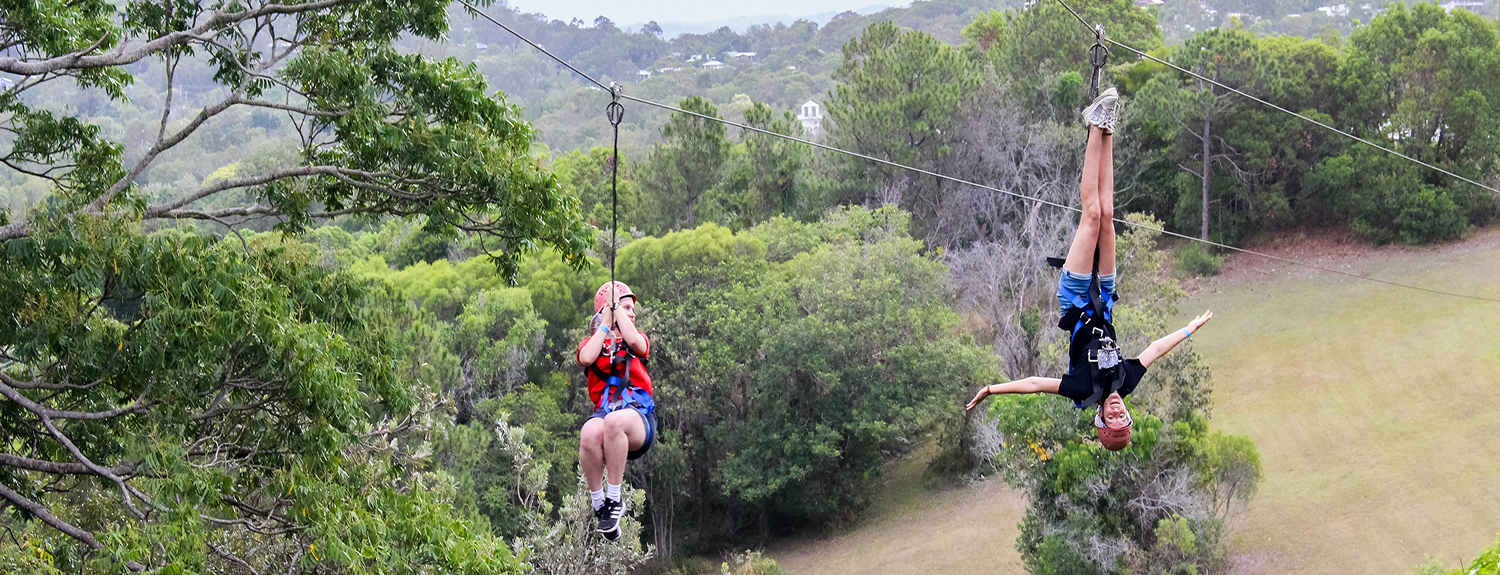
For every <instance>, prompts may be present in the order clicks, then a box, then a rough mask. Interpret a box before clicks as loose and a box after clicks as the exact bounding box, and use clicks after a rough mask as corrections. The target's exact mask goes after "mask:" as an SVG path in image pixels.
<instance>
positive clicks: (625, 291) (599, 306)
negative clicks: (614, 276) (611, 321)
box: [594, 282, 640, 313]
mask: <svg viewBox="0 0 1500 575" xmlns="http://www.w3.org/2000/svg"><path fill="white" fill-rule="evenodd" d="M610 284H614V286H615V297H618V298H620V299H621V300H623V299H625V298H627V297H629V298H634V299H636V300H639V299H640V298H636V296H635V292H632V291H630V286H628V285H625V282H604V285H602V286H599V290H598V291H596V292H594V313H599V312H600V311H602V310H603V309H604V306H606V305H609V286H610Z"/></svg>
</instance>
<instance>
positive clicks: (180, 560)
mask: <svg viewBox="0 0 1500 575" xmlns="http://www.w3.org/2000/svg"><path fill="white" fill-rule="evenodd" d="M445 7H446V3H445V2H437V1H434V0H396V1H385V2H374V1H366V0H311V1H305V2H301V1H280V0H253V1H250V2H244V3H240V2H235V3H212V2H194V1H187V0H178V1H174V2H160V3H154V2H150V1H144V0H138V1H128V2H106V1H103V0H80V1H76V2H51V1H22V2H19V3H11V4H8V5H6V6H5V7H4V8H0V41H3V43H4V46H5V51H4V57H0V72H3V73H5V74H7V75H8V76H7V77H9V78H11V79H12V80H13V81H14V83H13V84H12V85H10V86H9V87H8V88H6V89H4V91H3V92H0V129H3V131H4V137H3V140H0V162H3V163H4V164H5V165H6V166H7V167H8V168H9V169H10V170H13V171H14V172H20V173H24V174H28V175H29V177H33V178H41V179H43V180H44V181H46V182H48V184H49V185H50V186H51V192H50V194H49V195H48V196H47V197H46V198H45V200H44V201H43V202H42V203H41V204H40V205H38V206H37V207H35V208H33V209H31V210H29V211H27V212H26V213H7V212H0V269H3V270H5V272H4V273H0V317H3V318H5V321H3V322H0V398H3V399H0V437H3V438H4V439H3V440H0V505H3V506H4V509H5V511H6V514H5V515H4V516H3V517H0V527H3V529H4V531H5V532H6V536H4V537H0V567H3V569H0V570H5V571H7V572H11V571H36V572H47V571H51V570H64V571H72V572H116V571H119V570H121V569H130V570H136V571H142V570H151V571H157V570H161V571H166V572H210V571H211V572H237V573H268V572H272V571H274V572H277V573H282V572H290V573H297V572H312V571H319V572H364V571H378V572H389V573H407V572H410V573H415V572H430V571H434V570H438V571H445V572H461V573H495V572H514V571H516V570H518V569H519V566H518V563H517V559H516V558H515V557H514V556H513V555H512V554H511V552H510V550H509V549H508V548H507V547H506V546H505V545H504V544H503V543H502V542H500V541H498V540H496V539H494V538H492V537H488V536H481V535H478V534H475V533H472V532H470V531H469V527H468V526H467V525H466V524H465V523H463V522H462V521H459V520H457V519H455V516H454V515H453V513H452V512H451V509H450V506H449V504H448V500H449V499H450V498H451V494H452V481H451V478H446V477H445V476H444V475H443V474H442V473H438V472H429V469H430V463H429V462H427V461H426V460H425V459H424V457H423V455H422V451H421V450H420V449H416V450H414V449H411V448H412V447H414V446H413V443H420V441H421V438H422V436H421V433H422V431H423V430H424V429H429V428H430V426H429V425H428V423H430V418H429V416H428V414H429V413H430V410H431V409H432V408H433V407H435V402H436V399H435V398H436V397H437V395H436V393H435V392H434V390H433V389H431V388H429V387H428V385H427V383H426V382H424V379H423V375H422V374H423V365H422V364H421V363H420V362H417V361H408V359H410V358H409V357H408V356H409V354H408V353H407V351H406V349H407V347H406V346H407V344H406V343H403V342H404V341H405V339H403V338H406V337H407V336H409V335H410V334H411V333H412V330H411V326H413V325H416V324H417V323H419V322H415V321H414V320H413V319H412V318H413V317H414V315H413V314H414V310H413V309H412V308H411V307H410V305H409V304H407V303H405V302H404V301H403V300H402V299H401V298H399V297H394V296H393V295H392V294H391V292H390V291H389V290H388V289H385V288H382V287H380V285H378V284H371V283H368V282H367V281H365V280H360V279H358V278H356V277H354V276H352V275H350V274H347V273H344V272H338V271H331V270H328V269H325V268H324V267H322V266H320V265H318V264H317V261H318V256H317V254H316V250H313V249H309V248H306V247H304V246H302V244H300V243H298V242H294V241H282V240H281V239H279V238H281V236H280V235H278V234H262V235H257V236H255V237H252V238H250V239H249V240H246V239H244V238H242V237H241V238H236V237H235V236H233V235H230V236H227V238H223V239H221V238H215V237H213V236H209V235H204V234H198V233H191V232H185V231H174V230H167V231H158V232H155V233H147V231H146V230H149V229H152V228H157V227H162V226H163V224H168V223H170V222H171V221H172V220H202V221H206V222H213V223H215V224H219V225H224V226H229V227H235V226H239V225H242V224H245V223H247V222H249V221H251V220H254V219H257V218H273V219H275V220H276V221H278V222H279V225H280V226H281V227H282V229H283V230H284V231H287V232H296V231H299V230H301V229H303V228H304V227H306V226H308V225H309V224H310V223H312V222H316V221H320V220H326V219H329V218H334V217H338V216H346V215H347V216H362V217H371V218H374V217H381V216H400V217H420V218H421V219H422V220H423V221H424V222H425V226H426V228H427V229H428V230H430V231H433V232H434V233H450V234H451V233H458V232H464V233H468V234H470V235H472V236H475V237H476V239H477V240H478V243H479V244H480V245H481V246H483V249H484V250H485V251H487V252H488V253H489V255H490V257H491V258H492V259H493V260H494V261H495V262H496V264H497V265H498V266H499V268H500V269H501V271H503V272H514V270H515V269H516V265H517V264H516V262H517V258H518V257H519V255H520V254H521V253H522V252H524V251H527V250H529V249H532V248H534V247H537V246H539V245H550V246H552V247H553V248H555V249H556V250H558V251H559V252H560V253H561V254H562V258H564V259H566V260H568V261H570V262H574V263H575V264H576V265H582V262H583V261H584V260H583V253H584V249H585V247H586V245H587V243H588V241H589V238H590V236H589V234H588V233H587V230H588V228H587V226H586V224H584V223H583V221H582V219H581V217H580V216H579V210H578V207H577V205H576V201H574V200H571V199H568V198H566V197H565V196H564V195H563V194H561V193H560V192H559V190H558V188H557V185H556V183H555V180H554V179H553V178H552V176H550V175H549V174H548V173H546V172H545V171H544V170H542V169H540V168H539V167H538V163H537V162H536V161H535V160H534V159H532V158H531V157H530V156H529V155H528V150H529V149H530V145H531V143H532V141H533V132H532V130H531V128H530V127H529V126H528V125H527V124H526V123H525V122H524V121H522V120H521V118H520V114H519V112H518V110H517V109H516V108H514V107H512V106H509V105H507V104H506V103H505V101H504V99H503V97H502V96H500V95H492V94H489V93H487V89H486V86H485V83H484V81H483V80H482V78H481V77H480V76H479V74H478V73H476V72H475V71H474V69H473V68H472V67H471V66H469V65H466V64H463V63H460V62H457V61H453V60H441V59H432V58H428V57H424V56H420V55H411V54H403V53H400V52H398V51H397V50H395V49H394V48H393V47H392V43H393V41H395V40H396V39H397V38H398V37H399V36H401V35H407V34H409V35H415V36H419V37H425V38H429V39H433V38H438V37H441V36H442V35H443V34H444V33H445V31H446V28H447V25H448V22H447V16H446V11H445ZM153 62H154V63H156V65H158V66H161V69H163V70H164V71H165V74H163V75H162V77H163V78H164V79H165V85H163V86H162V87H163V88H164V89H165V92H164V96H163V101H162V102H161V106H160V109H159V110H158V111H157V114H158V115H157V116H155V117H157V118H159V121H158V122H156V124H157V125H156V126H155V129H154V130H152V131H153V132H154V135H153V136H151V137H149V138H148V141H149V143H148V144H147V145H145V146H143V147H141V148H140V149H135V148H127V147H126V146H125V145H123V144H121V143H119V142H115V141H111V140H109V139H107V138H106V137H105V136H104V135H103V133H102V132H101V130H100V128H99V127H97V126H94V125H91V124H89V123H87V122H86V121H85V118H83V117H81V116H79V115H76V114H77V112H76V108H69V107H65V106H59V105H57V104H58V103H57V102H52V101H46V100H45V99H43V98H41V97H39V96H38V94H39V92H42V91H46V90H48V88H46V87H47V86H50V85H58V84H60V85H63V86H65V87H67V88H68V89H72V90H77V91H81V92H84V93H92V94H98V95H101V96H102V97H104V98H107V99H112V100H114V101H122V100H123V99H124V98H125V95H126V91H125V90H126V88H127V86H129V85H130V84H131V83H132V82H133V81H135V76H133V73H138V72H139V71H140V70H141V69H142V68H143V66H144V65H145V64H151V63H153ZM188 63H195V65H205V63H206V65H208V66H211V67H212V69H213V70H214V76H213V80H214V82H216V83H217V88H216V89H215V90H213V91H211V92H210V94H213V95H215V96H216V98H215V100H214V101H210V102H207V103H204V104H203V105H202V106H201V107H195V108H191V109H185V108H186V106H184V105H183V104H182V102H179V101H174V97H176V95H178V94H180V93H181V88H182V86H178V85H176V84H175V81H176V78H177V74H176V72H177V71H178V70H179V68H180V67H181V66H184V65H185V64H188ZM247 108H248V109H257V110H269V111H274V112H275V113H277V114H286V115H287V116H289V117H290V119H291V120H292V124H293V125H294V126H295V127H296V130H297V134H298V137H297V139H296V142H295V147H296V151H297V153H296V154H293V155H291V156H289V157H288V158H287V159H286V161H284V162H281V163H279V164H277V163H274V162H272V163H268V164H266V165H263V166H261V167H260V168H258V169H256V170H253V171H250V172H237V173H235V174H234V176H233V177H229V178H222V179H216V180H211V181H209V182H207V183H205V184H204V185H202V186H201V187H198V188H196V189H189V190H177V191H176V193H171V194H165V195H152V194H150V193H148V192H147V190H146V189H145V188H144V186H142V185H140V184H141V181H142V180H141V179H142V177H143V176H142V175H143V174H145V173H147V172H148V170H149V169H150V168H151V166H153V165H154V164H155V163H157V162H159V161H161V160H162V158H164V157H166V156H167V155H168V154H169V153H171V152H173V151H174V150H177V149H178V148H180V147H183V145H184V142H189V144H188V145H191V143H190V142H191V140H190V138H191V137H193V136H194V134H196V133H198V132H199V131H201V130H203V129H204V128H205V127H207V126H210V125H213V124H214V123H215V122H216V121H217V120H220V119H222V118H223V117H224V116H225V115H226V114H227V113H228V112H230V111H231V110H237V109H239V110H243V109H247Z"/></svg>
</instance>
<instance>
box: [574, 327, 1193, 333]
mask: <svg viewBox="0 0 1500 575" xmlns="http://www.w3.org/2000/svg"><path fill="white" fill-rule="evenodd" d="M599 329H602V330H604V335H613V334H611V333H610V331H609V326H607V325H601V326H599ZM1183 331H1187V330H1183Z"/></svg>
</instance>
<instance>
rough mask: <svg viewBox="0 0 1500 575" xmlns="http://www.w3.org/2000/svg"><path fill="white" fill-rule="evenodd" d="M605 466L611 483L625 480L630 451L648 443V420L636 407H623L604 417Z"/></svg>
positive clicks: (614, 483) (615, 483)
mask: <svg viewBox="0 0 1500 575" xmlns="http://www.w3.org/2000/svg"><path fill="white" fill-rule="evenodd" d="M604 424H605V428H604V466H605V468H606V469H607V470H608V472H609V484H610V485H619V484H620V482H621V481H624V480H625V461H626V460H627V459H628V458H629V456H630V451H631V450H633V449H640V448H641V445H643V444H645V443H646V422H645V420H643V419H641V414H640V413H638V412H636V410H634V409H621V410H619V411H615V412H612V413H610V414H609V415H607V416H605V417H604Z"/></svg>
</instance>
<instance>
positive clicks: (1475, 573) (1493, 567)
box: [1412, 540, 1500, 575]
mask: <svg viewBox="0 0 1500 575" xmlns="http://www.w3.org/2000/svg"><path fill="white" fill-rule="evenodd" d="M1497 574H1500V540H1496V541H1495V544H1494V545H1492V546H1490V547H1489V548H1488V549H1485V550H1484V551H1482V552H1481V553H1480V554H1479V556H1478V557H1475V558H1474V561H1473V562H1472V563H1470V564H1469V567H1468V568H1467V569H1462V568H1461V569H1453V570H1451V571H1450V570H1448V569H1445V568H1443V564H1442V562H1441V561H1438V560H1436V559H1432V560H1429V561H1428V562H1426V563H1423V564H1422V565H1421V566H1420V567H1417V568H1416V569H1413V570H1412V575H1497Z"/></svg>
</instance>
